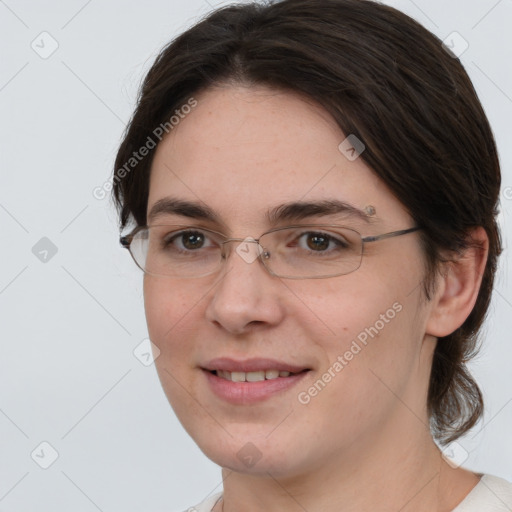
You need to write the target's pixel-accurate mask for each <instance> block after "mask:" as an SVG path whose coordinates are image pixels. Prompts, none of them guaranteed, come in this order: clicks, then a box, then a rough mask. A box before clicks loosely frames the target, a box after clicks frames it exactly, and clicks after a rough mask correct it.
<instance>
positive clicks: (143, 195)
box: [113, 0, 512, 512]
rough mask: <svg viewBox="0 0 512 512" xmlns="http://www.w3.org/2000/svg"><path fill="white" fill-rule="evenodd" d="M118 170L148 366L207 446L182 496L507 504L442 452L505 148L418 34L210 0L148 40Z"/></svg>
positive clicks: (461, 380)
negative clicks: (147, 65) (202, 478)
mask: <svg viewBox="0 0 512 512" xmlns="http://www.w3.org/2000/svg"><path fill="white" fill-rule="evenodd" d="M113 184H114V198H115V200H116V202H117V205H118V207H119V211H120V224H121V228H122V229H124V228H126V227H127V226H128V224H129V223H133V224H134V227H133V229H132V230H131V231H130V233H129V234H128V235H126V236H124V237H122V239H121V241H122V243H123V245H124V246H125V247H127V248H129V249H130V252H131V253H132V256H133V257H134V259H135V261H136V263H137V264H138V265H139V266H140V267H141V268H142V269H143V270H144V271H145V274H144V297H145V310H146V318H147V323H148V329H149V334H150V338H151V340H152V343H153V344H154V350H155V351H158V354H159V355H158V357H157V358H156V366H157V370H158V373H159V377H160V380H161V383H162V386H163V389H164V391H165V393H166V395H167V397H168V399H169V401H170V403H171V405H172V407H173V409H174V411H175V412H176V414H177V416H178V418H179V419H180V421H181V423H182V424H183V426H184V428H185V429H186V430H187V431H188V433H189V434H190V435H191V436H192V438H193V439H194V440H195V441H196V443H197V444H198V446H199V447H200V448H201V450H202V451H203V452H204V453H205V454H206V455H207V456H208V457H209V458H210V459H211V460H213V461H214V462H215V463H217V464H218V465H220V466H221V467H222V475H223V480H224V490H223V492H222V493H218V494H216V495H214V496H211V497H209V498H208V499H206V500H204V501H203V502H202V503H201V504H199V505H197V506H196V507H193V508H191V509H190V510H198V511H214V512H219V511H224V512H234V511H240V510H244V511H246V512H247V511H265V512H268V511H273V510H280V511H283V510H286V511H290V512H291V511H295V510H297V511H300V510H307V511H309V512H314V511H320V510H322V511H336V512H340V511H356V510H357V511H366V510H379V511H397V510H400V511H415V512H422V511H430V512H431V511H434V510H435V511H457V512H468V511H477V510H478V511H482V510H503V511H505V510H510V507H512V485H511V484H509V483H507V482H506V481H505V480H503V479H501V478H498V477H496V476H492V475H481V474H476V473H473V472H471V471H469V470H466V469H464V468H462V467H461V466H460V460H456V459H457V452H458V451H459V452H460V449H461V446H460V445H458V444H457V443H456V439H458V438H459V437H460V436H462V435H463V434H464V433H466V432H467V431H468V430H469V429H470V428H471V427H472V426H474V425H475V424H476V423H477V421H478V420H479V419H480V417H481V415H482V410H483V402H482V395H481V393H480V390H479V388H478V386H477V384H476V383H475V382H474V380H473V379H472V377H471V375H470V374H469V372H468V370H467V368H466V362H467V361H468V359H469V358H470V357H471V356H472V354H473V352H474V349H475V346H476V342H477V335H478V331H479V328H480V326H481V324H482V321H483V319H484V316H485V313H486V311H487V308H488V305H489V301H490V297H491V292H492V287H493V280H494V274H495V271H496V266H497V258H498V256H499V254H500V252H501V242H500V235H499V231H498V227H497V224H496V213H497V209H496V205H497V200H498V195H499V187H500V169H499V162H498V158H497V152H496V147H495V142H494V139H493V135H492V132H491V129H490V127H489V124H488V121H487V119H486V117H485V114H484V112H483V110H482V107H481V105H480V102H479V100H478V98H477V96H476V94H475V91H474V89H473V87H472V85H471V82H470V80H469V78H468V76H467V74H466V73H465V71H464V69H463V67H462V66H461V64H460V62H459V61H458V59H456V58H455V55H454V54H453V53H451V52H450V50H449V49H448V48H447V47H446V46H443V45H442V43H441V41H439V40H438V39H437V38H436V37H435V36H433V35H432V34H430V33H429V32H428V31H426V30H425V29H424V28H422V27H421V26H420V25H418V24H417V23H416V22H414V21H413V20H411V19H410V18H408V17H407V16H405V15H404V14H402V13H400V12H398V11H396V10H394V9H392V8H390V7H386V6H383V5H380V4H378V3H375V2H372V1H361V0H284V1H280V2H276V3H272V4H268V5H262V4H249V5H245V6H232V7H227V8H224V9H220V10H218V11H216V12H214V13H212V14H211V15H209V16H208V17H207V18H206V19H205V20H203V21H202V22H200V23H198V24H197V25H196V26H194V27H192V28H191V29H189V30H187V31H186V32H185V33H184V34H182V35H181V36H179V37H178V38H177V39H176V40H174V41H173V42H172V43H171V44H169V45H168V46H167V47H166V48H165V49H164V50H163V51H162V52H161V53H160V55H159V57H158V58H157V60H156V62H155V64H154V65H153V67H152V68H151V70H150V71H149V73H148V75H147V77H146V79H145V81H144V84H143V86H142V89H141V94H140V98H139V102H138V105H137V108H136V111H135V114H134V116H133V118H132V120H131V122H130V125H129V127H128V129H127V132H126V135H125V138H124V140H123V142H122V144H121V147H120V149H119V152H118V155H117V159H116V172H115V174H114V183H113ZM438 445H441V446H443V447H445V449H444V453H443V452H442V451H441V450H440V449H439V448H438ZM454 454H455V455H454ZM459 458H460V457H459Z"/></svg>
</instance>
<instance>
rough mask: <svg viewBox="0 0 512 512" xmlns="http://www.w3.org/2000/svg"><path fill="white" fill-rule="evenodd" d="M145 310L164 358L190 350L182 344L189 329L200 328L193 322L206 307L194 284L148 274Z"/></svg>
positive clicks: (152, 334) (150, 333) (152, 338)
mask: <svg viewBox="0 0 512 512" xmlns="http://www.w3.org/2000/svg"><path fill="white" fill-rule="evenodd" d="M144 308H145V313H146V322H147V326H148V332H149V337H150V339H151V341H152V342H153V343H155V344H156V345H157V346H158V348H159V349H160V351H161V353H162V355H164V354H165V355H176V353H177V352H180V353H181V352H183V351H184V350H186V348H187V347H190V344H188V343H182V341H183V340H186V339H187V333H186V330H187V326H188V328H189V329H190V326H193V325H197V322H194V321H193V319H194V318H195V317H197V315H198V314H199V311H200V310H202V308H204V305H203V304H202V303H201V293H199V291H196V289H195V287H194V286H193V283H190V282H189V283H185V284H184V283H183V281H177V280H171V279H162V278H155V277H151V276H148V275H145V277H144ZM191 320H192V321H191Z"/></svg>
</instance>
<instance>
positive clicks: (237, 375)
mask: <svg viewBox="0 0 512 512" xmlns="http://www.w3.org/2000/svg"><path fill="white" fill-rule="evenodd" d="M207 371H209V372H210V373H212V374H213V375H216V376H217V377H220V378H221V379H225V380H230V381H232V382H261V381H263V380H274V379H278V378H280V377H281V378H283V377H290V376H291V375H298V374H299V373H304V372H307V371H309V369H307V368H306V369H304V370H301V371H299V372H289V371H286V370H260V371H254V372H236V371H234V372H230V371H227V370H207Z"/></svg>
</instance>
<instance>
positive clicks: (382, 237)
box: [362, 226, 421, 242]
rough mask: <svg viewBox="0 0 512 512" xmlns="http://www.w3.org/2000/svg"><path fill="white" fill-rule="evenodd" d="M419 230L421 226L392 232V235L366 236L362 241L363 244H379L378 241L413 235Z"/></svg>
mask: <svg viewBox="0 0 512 512" xmlns="http://www.w3.org/2000/svg"><path fill="white" fill-rule="evenodd" d="M419 229H421V228H420V227H419V226H415V227H413V228H409V229H401V230H400V231H391V233H384V234H382V235H376V236H366V237H364V238H363V239H362V240H363V242H377V241H378V240H385V239H386V238H393V237H394V236H400V235H405V234H407V233H412V232H413V231H418V230H419Z"/></svg>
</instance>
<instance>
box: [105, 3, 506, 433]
mask: <svg viewBox="0 0 512 512" xmlns="http://www.w3.org/2000/svg"><path fill="white" fill-rule="evenodd" d="M230 83H233V84H242V85H247V86H252V85H265V86H268V87H271V88H275V89H279V90H288V91H293V92H295V93H300V94H302V95H305V96H306V97H309V98H310V99H312V100H314V101H316V102H317V103H318V104H320V105H321V106H323V107H324V108H325V110H326V111H327V112H329V113H330V114H331V115H332V116H333V118H334V119H335V120H336V122H337V123H338V125H339V127H340V129H341V130H342V131H343V133H344V134H346V135H348V134H355V135H356V136H357V137H358V138H359V139H360V140H362V141H363V142H364V144H365V146H366V150H365V151H364V153H363V154H362V155H361V157H362V158H363V159H364V160H365V161H366V163H367V164H368V165H369V166H370V167H371V168H372V169H373V171H374V172H375V173H376V175H377V176H378V177H379V178H380V179H381V180H382V181H383V182H384V183H385V184H386V185H387V186H388V187H389V189H390V190H391V191H392V192H393V194H394V195H395V196H396V197H397V198H398V200H399V201H401V202H402V204H403V205H404V206H405V207H406V209H407V210H408V211H409V213H410V214H411V216H412V217H413V218H414V219H415V221H416V223H417V225H419V226H421V227H422V228H423V230H422V231H421V232H420V233H421V235H420V236H421V238H420V239H421V242H422V248H423V251H424V255H425V264H426V272H425V281H424V291H425V298H426V300H428V299H429V298H430V295H431V293H432V291H433V288H432V285H433V283H434V278H435V275H436V272H438V271H439V268H440V262H441V261H443V258H442V256H441V255H442V254H446V253H451V254H458V253H460V251H462V250H464V249H465V248H467V247H468V246H469V245H470V243H471V241H470V240H469V239H468V236H467V235H468V231H469V230H470V228H473V227H476V226H482V227H483V228H484V229H485V231H486V233H487V235H488V237H489V256H488V260H487V264H486V267H485V272H484V275H483V281H482V285H481V288H480V292H479V295H478V299H477V302H476V304H475V307H474V308H473V310H472V312H471V314H470V315H469V317H468V318H467V319H466V321H465V322H464V324H463V325H462V326H461V327H460V328H459V329H457V330H456V331H455V332H453V333H452V334H450V335H449V336H446V337H444V338H440V339H439V341H438V343H437V347H436V350H435V354H434V360H433V365H432V371H431V379H430V387H429V392H428V403H427V405H428V412H429V415H430V421H431V430H432V433H433V435H434V437H435V438H437V440H438V441H440V442H441V443H447V442H450V441H452V440H454V439H457V438H458V437H459V436H461V435H462V434H464V433H465V432H466V431H467V430H469V429H470V428H471V427H472V426H473V425H474V424H475V423H476V422H477V421H478V420H479V418H480V417H481V415H482V412H483V400H482V394H481V392H480V390H479V388H478V386H477V384H476V383H475V381H474V380H473V379H472V377H471V375H470V373H469V372H468V370H467V368H466V362H467V361H468V360H469V359H470V358H471V357H473V356H474V354H475V353H476V350H477V348H478V346H477V341H478V339H477V334H478V332H479V330H480V327H481V325H482V322H483V320H484V317H485V315H486V312H487V310H488V306H489V302H490V298H491V293H492V287H493V281H494V274H495V271H496V266H497V258H498V256H499V254H500V252H501V240H500V233H499V229H498V226H497V223H496V215H497V201H498V196H499V188H500V168H499V161H498V156H497V151H496V146H495V141H494V137H493V134H492V131H491V128H490V126H489V123H488V120H487V118H486V116H485V113H484V111H483V109H482V106H481V104H480V102H479V100H478V98H477V95H476V93H475V90H474V88H473V86H472V84H471V81H470V79H469V78H468V75H467V74H466V72H465V70H464V68H463V66H462V65H461V63H460V61H459V60H458V59H457V58H455V56H454V55H452V54H450V53H449V52H448V51H447V50H446V49H445V48H444V47H443V46H442V42H441V41H440V40H439V39H438V38H437V37H436V36H434V35H432V34H431V33H430V32H428V31H427V30H426V29H425V28H423V27H422V26H421V25H419V24H418V23H417V22H415V21H414V20H412V19H411V18H409V17H408V16H406V15H405V14H403V13H401V12H399V11H397V10H395V9H393V8H391V7H387V6H384V5H381V4H378V3H376V2H373V1H370V0H283V1H277V2H272V3H267V4H263V3H252V4H246V5H233V6H228V7H225V8H222V9H219V10H217V11H214V12H212V13H211V14H210V15H209V16H207V17H206V18H205V19H203V20H202V21H200V22H199V23H197V24H196V25H195V26H193V27H192V28H190V29H189V30H187V31H186V32H185V33H183V34H182V35H180V36H179V37H177V38H176V39H175V40H174V41H172V42H171V43H170V44H169V45H168V46H166V47H165V48H164V49H163V50H162V51H161V53H160V54H159V56H158V57H157V59H156V61H155V63H154V65H153V67H152V68H151V70H150V71H149V73H148V74H147V76H146V78H145V80H144V82H143V84H142V87H141V90H140V93H139V98H138V104H137V107H136V110H135V112H134V115H133V117H132V119H131V121H130V123H129V125H128V127H127V130H126V133H125V136H124V140H123V141H122V143H121V145H120V149H119V152H118V154H117V158H116V161H115V169H117V170H118V171H116V172H115V174H114V180H113V197H114V201H115V203H116V206H117V207H118V210H119V214H120V227H121V229H123V228H125V227H126V226H127V224H128V223H129V222H130V221H134V222H135V223H136V224H137V225H145V223H146V209H147V201H148V193H149V176H150V171H151V162H152V157H153V154H154V149H151V150H150V151H149V154H148V155H147V156H146V157H145V158H141V159H140V161H137V163H136V165H134V166H133V170H132V169H128V171H127V167H126V163H127V162H128V161H129V160H130V158H133V152H134V151H137V150H138V149H139V148H141V147H143V146H145V145H148V141H149V140H150V139H154V137H155V135H154V134H155V129H157V127H159V126H166V127H167V128H166V131H168V130H169V129H170V128H171V127H170V126H169V119H170V117H171V116H172V115H173V113H174V112H175V111H176V110H177V109H179V108H180V107H181V106H182V105H186V104H187V102H189V101H190V98H191V96H192V95H194V94H198V93H199V92H200V91H202V90H205V89H208V88H209V87H212V86H214V85H219V84H230ZM165 123H167V125H166V124H165ZM160 131H161V130H160ZM158 133H159V132H158ZM148 147H149V146H148ZM123 166H124V169H125V172H123V173H120V172H119V170H120V169H121V168H123ZM121 174H122V176H121Z"/></svg>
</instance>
